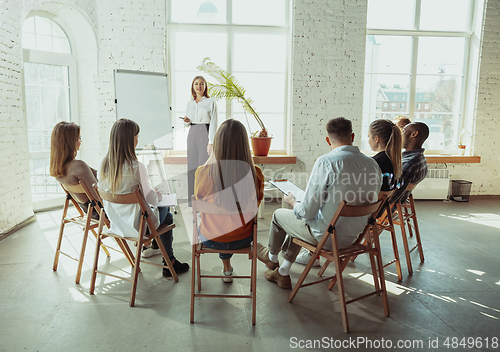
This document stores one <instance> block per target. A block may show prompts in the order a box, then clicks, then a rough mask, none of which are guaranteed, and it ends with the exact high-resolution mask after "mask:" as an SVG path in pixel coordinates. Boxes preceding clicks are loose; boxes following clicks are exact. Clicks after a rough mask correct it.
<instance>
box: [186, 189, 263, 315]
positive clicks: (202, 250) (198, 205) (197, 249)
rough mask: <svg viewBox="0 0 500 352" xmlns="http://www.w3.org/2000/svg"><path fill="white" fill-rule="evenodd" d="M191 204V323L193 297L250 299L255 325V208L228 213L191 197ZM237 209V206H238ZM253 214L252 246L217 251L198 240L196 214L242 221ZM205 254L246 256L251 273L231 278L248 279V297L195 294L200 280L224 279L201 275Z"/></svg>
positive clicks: (199, 285)
mask: <svg viewBox="0 0 500 352" xmlns="http://www.w3.org/2000/svg"><path fill="white" fill-rule="evenodd" d="M191 204H192V205H193V242H192V243H193V252H192V269H191V270H192V271H191V323H194V298H195V297H219V298H251V299H252V325H255V309H256V294H257V289H256V283H257V246H256V244H257V208H256V209H251V210H249V211H247V210H241V209H240V210H239V211H238V212H228V211H227V210H225V209H222V208H219V207H218V206H217V205H215V204H212V203H208V202H203V201H201V200H197V199H196V198H195V197H194V196H193V197H192V201H191ZM238 207H239V205H238ZM248 212H251V213H255V217H254V218H253V245H250V246H248V247H245V248H240V249H231V250H219V249H212V248H208V247H205V246H203V244H202V243H201V242H200V241H199V239H198V213H205V214H214V215H238V216H240V217H241V219H242V223H243V224H244V221H243V216H242V214H244V213H248ZM206 253H232V254H248V258H249V259H250V261H251V272H250V276H248V275H238V276H232V278H234V279H250V294H248V295H229V294H227V295H223V294H201V293H195V289H194V288H195V284H196V281H198V291H201V278H202V277H203V278H224V277H225V276H222V275H202V274H201V267H200V256H201V255H202V254H206Z"/></svg>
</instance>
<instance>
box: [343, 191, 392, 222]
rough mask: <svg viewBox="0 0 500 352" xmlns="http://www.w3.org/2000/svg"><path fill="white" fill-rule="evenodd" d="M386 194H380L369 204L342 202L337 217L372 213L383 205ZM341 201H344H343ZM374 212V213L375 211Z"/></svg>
mask: <svg viewBox="0 0 500 352" xmlns="http://www.w3.org/2000/svg"><path fill="white" fill-rule="evenodd" d="M386 198H387V196H386V195H385V194H384V195H382V196H381V197H380V198H379V199H378V201H377V202H375V203H372V204H369V205H347V204H344V206H343V207H342V210H341V212H340V214H339V217H347V218H349V217H360V216H368V215H372V214H374V213H375V212H378V210H379V209H380V208H381V207H382V206H383V204H384V202H385V200H386ZM342 203H346V202H345V201H343V202H342ZM375 214H376V213H375Z"/></svg>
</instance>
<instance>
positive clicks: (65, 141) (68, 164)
mask: <svg viewBox="0 0 500 352" xmlns="http://www.w3.org/2000/svg"><path fill="white" fill-rule="evenodd" d="M81 144H82V138H81V136H80V126H78V125H77V124H75V123H74V122H65V121H61V122H59V123H58V124H57V125H55V127H54V129H53V130H52V137H51V140H50V167H49V170H50V176H53V177H55V178H56V180H57V181H59V182H60V183H62V184H66V185H77V184H79V182H80V180H82V181H84V182H85V184H86V185H87V187H88V188H89V189H90V192H91V193H92V196H93V197H94V198H95V199H99V197H98V196H97V194H96V193H95V191H94V189H93V187H92V185H93V184H94V183H97V171H96V170H95V169H93V168H91V167H90V166H88V165H87V164H86V163H85V162H84V161H82V160H76V159H75V158H76V154H77V152H78V150H79V149H80V146H81ZM72 196H73V198H74V199H75V200H76V201H77V202H78V203H79V204H80V206H81V207H82V209H83V211H85V213H87V209H88V206H89V198H88V197H87V195H86V194H85V193H75V194H72ZM92 218H94V219H99V215H98V214H97V212H94V213H93V214H92Z"/></svg>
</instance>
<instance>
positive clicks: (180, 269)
mask: <svg viewBox="0 0 500 352" xmlns="http://www.w3.org/2000/svg"><path fill="white" fill-rule="evenodd" d="M164 263H165V262H164ZM174 270H175V272H176V273H177V274H181V273H185V272H186V271H188V270H189V264H188V263H181V262H179V261H178V260H176V261H175V262H174ZM163 277H172V273H171V272H170V270H169V269H167V268H163Z"/></svg>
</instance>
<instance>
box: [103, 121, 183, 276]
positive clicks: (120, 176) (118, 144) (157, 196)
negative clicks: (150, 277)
mask: <svg viewBox="0 0 500 352" xmlns="http://www.w3.org/2000/svg"><path fill="white" fill-rule="evenodd" d="M139 132H140V128H139V125H138V124H137V123H135V122H134V121H132V120H128V119H119V120H117V121H116V122H115V123H114V125H113V127H112V128H111V134H110V139H109V150H108V153H107V154H106V156H105V157H104V159H103V161H102V163H101V166H100V169H99V183H98V185H99V188H101V189H103V190H105V191H108V192H111V193H113V194H125V193H131V192H133V191H134V190H135V189H137V188H139V189H140V190H141V193H142V195H143V196H144V199H145V200H146V203H148V204H149V206H150V207H151V208H152V212H151V213H150V214H149V215H150V216H151V217H152V220H153V223H154V224H156V227H159V226H160V225H163V224H165V225H170V224H172V222H173V217H172V214H171V213H170V211H169V208H168V207H158V202H159V201H160V200H161V193H159V192H158V191H156V190H153V188H152V187H151V182H150V180H149V174H148V170H147V168H146V165H144V164H143V163H141V162H140V161H138V160H137V156H136V154H135V147H137V143H138V142H139ZM103 203H104V204H103V205H104V210H105V211H106V215H107V216H108V218H109V220H110V222H111V228H110V231H111V232H112V233H115V234H117V235H126V234H129V233H134V232H137V231H139V224H140V217H141V209H140V207H139V204H115V203H109V202H106V201H104V202H103ZM160 240H161V241H162V243H163V246H164V247H165V249H166V251H167V254H168V256H169V258H170V260H171V261H172V264H173V266H174V269H175V271H176V273H183V272H186V271H188V270H189V264H187V263H181V262H179V261H178V260H176V259H175V256H174V250H173V249H172V241H173V234H172V230H170V231H168V232H166V233H164V234H163V235H161V236H160ZM163 276H164V277H171V276H172V273H171V272H170V270H169V269H167V268H163Z"/></svg>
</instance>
